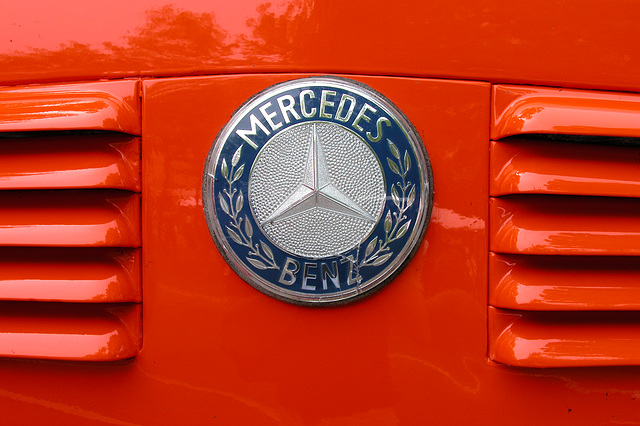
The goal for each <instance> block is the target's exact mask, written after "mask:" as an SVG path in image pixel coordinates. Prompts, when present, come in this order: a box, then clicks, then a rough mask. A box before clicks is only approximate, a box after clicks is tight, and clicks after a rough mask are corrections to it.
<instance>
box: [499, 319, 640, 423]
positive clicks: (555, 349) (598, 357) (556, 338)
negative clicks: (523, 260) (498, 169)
mask: <svg viewBox="0 0 640 426" xmlns="http://www.w3.org/2000/svg"><path fill="white" fill-rule="evenodd" d="M489 324H490V327H489V339H490V342H491V345H490V347H489V357H490V358H491V359H492V360H494V361H497V362H502V363H505V364H508V365H512V366H517V367H596V366H621V365H638V364H639V363H640V340H638V338H637V336H638V333H639V332H640V313H638V312H614V313H611V312H609V313H606V314H605V313H592V312H587V313H580V314H576V313H573V312H572V313H566V312H548V313H547V312H544V313H540V312H535V313H534V312H523V311H520V312H515V311H501V310H499V309H495V308H489ZM599 409H601V408H596V409H595V410H594V411H596V410H599Z"/></svg>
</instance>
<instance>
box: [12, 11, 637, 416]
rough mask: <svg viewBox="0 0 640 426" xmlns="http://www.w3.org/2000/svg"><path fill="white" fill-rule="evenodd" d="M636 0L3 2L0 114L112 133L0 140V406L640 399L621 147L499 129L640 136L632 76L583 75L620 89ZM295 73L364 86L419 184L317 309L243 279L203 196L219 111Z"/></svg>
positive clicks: (228, 111) (456, 411)
mask: <svg viewBox="0 0 640 426" xmlns="http://www.w3.org/2000/svg"><path fill="white" fill-rule="evenodd" d="M638 16H640V7H639V6H638V5H637V3H635V2H633V1H626V0H616V1H614V2H613V3H607V4H604V3H598V2H592V3H585V2H578V1H576V0H572V1H567V2H561V3H559V2H556V1H553V2H552V1H545V2H542V3H541V2H535V3H517V2H511V1H506V0H504V1H503V0H490V1H482V2H477V1H470V0H469V1H466V2H434V1H427V2H396V3H393V4H391V5H390V4H387V3H380V2H377V3H376V2H373V3H372V2H361V1H355V2H340V3H338V2H322V3H320V2H317V3H314V2H312V1H302V0H301V1H296V0H292V1H286V2H283V3H281V4H269V3H262V4H261V3H260V2H259V1H251V0H243V1H239V2H234V3H228V2H217V3H213V4H211V3H209V2H204V1H199V0H193V1H188V0H181V1H178V2H172V4H171V5H169V4H167V3H163V2H161V1H158V0H148V1H141V2H107V3H105V4H100V5H97V4H96V5H91V4H87V5H84V4H83V5H79V4H77V3H76V2H71V1H64V2H61V3H60V2H38V6H37V7H28V6H27V5H25V4H11V5H5V11H4V13H3V16H2V17H1V18H0V28H3V29H2V30H0V33H1V34H2V35H3V37H2V38H1V39H0V84H2V85H4V86H7V87H5V88H2V89H0V131H3V132H25V131H33V130H37V131H43V130H46V131H61V130H65V131H67V130H70V129H71V130H91V131H95V130H99V131H101V132H102V131H105V130H106V131H108V132H113V131H115V132H120V133H117V134H112V133H108V134H106V135H104V134H100V135H98V136H99V137H98V138H97V139H91V142H87V139H86V135H84V134H81V135H77V134H74V135H73V137H71V138H70V137H68V136H65V135H62V137H63V139H58V142H60V143H61V144H62V146H63V150H62V154H61V153H60V152H59V151H55V152H50V151H49V149H48V147H47V146H46V142H43V139H41V138H36V139H29V138H18V139H16V138H14V137H12V138H6V139H2V140H0V187H2V188H3V189H4V190H3V191H2V192H0V201H1V202H0V243H1V244H2V245H5V246H7V248H2V249H0V252H2V253H4V255H3V257H2V259H1V260H0V298H1V299H2V300H8V301H7V302H0V304H1V306H0V317H1V319H2V321H0V355H2V356H4V357H6V358H3V359H0V377H2V381H1V384H0V408H2V415H3V417H2V419H3V423H5V424H40V423H44V422H48V423H53V424H208V423H212V424H215V423H216V422H219V423H221V424H238V425H248V424H249V425H253V424H291V425H297V424H305V425H307V424H308V425H334V424H337V425H340V424H344V425H347V424H349V425H351V424H385V425H386V424H505V425H511V424H543V423H549V424H580V425H583V424H615V423H620V424H637V423H640V405H639V404H640V401H638V399H639V398H640V385H639V383H640V380H639V379H640V370H639V369H638V367H636V366H629V365H639V364H640V345H639V344H638V342H639V340H637V336H638V331H640V317H639V316H638V314H637V313H635V312H625V311H632V310H636V309H638V307H639V306H640V305H639V304H638V302H637V300H635V299H637V297H638V290H637V281H638V280H637V278H638V276H639V274H640V272H639V270H638V266H637V261H635V260H636V259H637V258H636V257H633V256H637V255H638V254H639V253H638V247H639V245H638V241H639V238H640V237H639V235H640V228H639V219H638V218H639V217H640V216H639V213H638V209H637V206H638V203H637V201H638V200H637V197H638V189H637V187H638V182H639V181H640V178H639V177H638V176H639V173H640V172H639V171H638V160H637V159H636V160H634V159H633V158H635V156H636V155H637V154H638V150H637V148H631V150H625V151H621V150H620V149H621V148H620V147H619V146H615V147H607V148H612V149H606V148H602V147H599V146H587V147H586V149H585V150H584V152H583V154H582V155H581V156H580V157H579V158H577V159H576V158H574V157H572V156H571V149H570V148H566V147H565V146H564V145H558V146H552V147H550V148H548V149H545V148H544V147H542V148H540V146H539V145H536V144H532V142H531V140H530V139H527V140H526V141H524V142H522V140H520V141H519V142H518V139H522V134H523V133H528V134H539V133H555V132H556V130H554V129H557V128H558V126H561V127H562V132H566V133H567V134H569V135H584V134H587V133H588V134H594V132H595V134H596V135H599V136H616V137H619V136H625V137H638V136H640V135H639V130H638V129H639V128H640V120H639V119H638V99H640V97H639V96H638V95H637V94H634V93H614V92H599V91H596V90H594V89H597V90H608V91H612V90H618V91H625V92H639V91H640V80H638V78H637V76H638V74H637V70H638V69H640V55H638V52H640V37H639V35H640V27H639V26H638V25H637V18H638ZM309 73H312V74H314V75H317V74H323V73H330V74H336V75H342V76H344V77H350V78H353V79H355V80H357V81H360V82H363V83H365V84H368V85H370V86H371V87H372V88H374V89H375V90H377V91H379V92H381V93H382V94H384V95H385V96H386V97H388V98H389V99H390V100H391V101H392V102H393V103H394V104H395V105H396V106H397V107H398V108H399V109H400V110H402V111H403V112H404V113H405V114H406V115H407V117H408V118H409V119H410V120H411V122H412V123H413V125H414V126H415V127H416V130H417V131H418V133H419V134H420V136H421V137H422V139H423V141H424V143H425V146H426V149H427V151H428V153H429V157H430V160H431V163H432V166H433V175H434V188H435V192H434V207H433V213H432V217H431V222H430V224H429V228H428V230H427V232H426V235H425V238H424V240H423V242H422V244H421V245H420V248H419V250H418V251H417V253H416V255H415V257H414V259H413V260H412V261H411V262H410V263H409V264H408V266H407V267H406V269H405V270H404V271H403V272H402V273H401V274H400V275H399V276H398V277H397V278H396V279H395V280H394V281H393V282H392V283H391V284H389V285H388V286H387V287H386V288H384V289H383V290H381V291H380V292H378V293H376V294H374V295H372V296H371V297H368V298H366V299H364V300H362V301H359V302H357V303H354V304H350V305H346V306H341V307H332V308H326V309H316V308H309V307H299V306H294V305H290V304H287V303H283V302H280V301H278V300H275V299H272V298H270V297H268V296H265V295H263V294H261V293H259V292H257V291H256V290H254V289H253V288H251V287H250V286H249V285H247V284H246V283H244V282H243V281H242V280H241V279H240V278H239V277H238V276H237V275H235V274H234V273H233V272H232V270H231V269H230V268H229V267H228V266H227V264H226V263H225V261H224V259H223V258H222V256H221V255H220V253H219V252H218V251H217V250H216V247H215V245H214V243H213V241H212V239H211V237H210V235H209V231H208V229H207V225H206V223H205V218H204V214H203V211H202V192H201V183H202V173H203V167H204V162H205V158H206V155H207V153H208V151H209V149H210V148H211V144H212V142H213V141H214V139H215V136H216V134H217V133H218V132H219V130H220V129H221V128H222V127H223V126H224V125H225V124H226V123H227V121H228V120H229V118H230V117H231V115H232V114H233V112H234V111H235V110H236V109H237V108H238V107H239V106H240V105H241V104H242V103H243V102H245V101H246V100H247V99H249V98H250V97H251V96H252V95H254V94H255V93H257V92H259V91H261V90H264V89H265V88H267V87H269V86H270V85H272V84H275V83H277V82H281V81H285V80H290V79H294V78H298V77H303V76H308V75H309ZM98 79H103V80H115V81H101V82H94V81H93V80H98ZM51 82H59V83H60V84H51ZM43 83H48V84H46V85H43ZM505 83H506V84H509V85H504V84H505ZM515 84H517V85H518V86H515ZM532 84H535V85H540V86H557V87H558V89H550V88H531V87H525V86H523V85H532ZM565 87H570V88H578V89H581V90H565V89H562V90H561V89H560V88H565ZM585 89H588V90H585ZM562 92H566V93H562ZM33 93H37V95H35V96H32V95H31V94H33ZM549 98H552V100H553V101H552V102H548V99H549ZM558 99H563V101H562V102H560V101H558ZM585 99H586V100H585ZM45 107H46V108H45ZM39 108H43V109H42V110H41V111H40V110H39ZM558 108H559V109H560V110H561V111H562V114H561V115H562V122H556V121H555V120H556V118H557V117H558V114H557V111H558ZM34 111H36V112H37V111H40V113H37V114H36V113H34ZM505 111H508V114H507V115H505ZM553 111H556V113H554V112H553ZM585 111H587V113H585ZM61 117H66V118H67V120H68V121H67V122H66V123H67V124H65V125H64V126H63V127H60V126H59V125H58V124H57V123H58V122H59V121H58V120H59V119H60V118H61ZM504 117H507V118H506V119H505V120H503V119H502V118H504ZM508 117H518V118H519V119H518V120H513V119H511V118H508ZM68 123H72V124H68ZM69 126H70V127H69ZM587 128H588V129H587ZM549 129H551V130H549ZM593 129H596V130H593ZM602 129H604V130H602ZM585 132H586V133H585ZM138 135H142V136H141V138H138V137H137V136H138ZM14 136H16V135H14ZM20 136H21V135H20ZM60 136H61V135H59V134H56V137H60ZM505 138H507V139H505ZM492 139H493V140H494V142H491V140H492ZM140 140H141V148H140V146H138V142H139V141H140ZM86 143H91V144H94V146H92V147H91V149H88V148H87V146H86V145H84V144H86ZM551 143H552V144H553V142H551ZM27 145H29V146H30V148H26V146H27ZM140 150H141V153H142V160H141V164H139V163H138V160H137V155H138V153H139V152H140ZM65 152H68V153H71V154H70V155H64V153H65ZM629 152H631V153H632V155H633V156H634V157H629ZM31 155H33V157H31ZM548 157H551V158H552V159H551V160H549V162H547V161H546V160H545V159H546V158H548ZM2 158H9V159H13V160H10V161H6V162H5V164H4V165H3V163H2V160H1V159H2ZM603 159H606V161H607V164H603V161H602V160H603ZM549 163H551V165H553V164H557V170H558V171H557V172H554V169H553V168H551V169H549ZM567 163H568V164H569V165H568V166H566V167H565V164H567ZM87 164H88V165H87ZM592 164H593V166H592ZM531 165H533V166H531ZM74 170H75V171H76V172H75V173H74V172H73V171H74ZM112 171H117V172H116V174H117V175H118V176H117V178H116V177H114V176H113V173H112ZM523 171H526V173H525V172H523ZM140 174H141V179H138V178H137V177H138V176H139V175H140ZM78 175H82V176H83V178H82V179H79V180H78V179H75V178H76V177H77V176H78ZM598 179H600V180H598ZM594 181H595V182H596V184H593V182H594ZM5 182H6V184H4V183H5ZM3 184H4V186H2V185H3ZM54 187H55V188H59V189H56V190H53V189H52V188H54ZM61 188H64V189H61ZM27 189H28V190H27ZM68 191H71V192H68ZM91 191H99V192H98V193H95V192H91ZM139 191H141V194H138V192H139ZM63 192H64V194H63ZM71 193H73V194H75V195H78V194H80V195H84V194H86V197H85V196H82V197H76V196H71V195H68V194H71ZM65 194H67V195H65ZM96 194H97V195H96ZM548 194H552V195H548ZM575 195H578V197H576V196H575ZM546 196H553V197H564V198H561V199H559V200H560V203H559V204H558V203H549V201H548V200H546V199H542V198H536V197H546ZM593 196H607V197H610V198H606V199H605V200H600V199H592V198H589V197H593ZM491 197H495V198H493V199H491ZM538 200H540V202H538ZM43 206H44V207H43ZM549 213H551V216H552V217H553V218H554V220H548V217H549ZM557 217H560V218H561V219H562V220H563V221H564V224H565V225H566V226H564V227H563V228H561V229H560V228H554V226H556V227H557V226H558V222H557V221H556V220H555V218H557ZM25 224H27V225H25ZM32 225H33V226H32ZM567 227H568V229H569V230H570V231H571V235H569V236H567V235H566V229H567ZM18 228H21V229H19V230H20V234H19V236H18V237H19V238H15V235H16V234H15V233H16V232H17V231H16V230H17V229H18ZM113 230H117V232H115V231H113ZM554 233H555V234H554ZM25 235H26V236H27V237H28V238H31V236H33V241H32V242H26V243H25V239H24V238H25ZM76 236H77V239H76V240H73V238H76ZM554 237H556V238H554ZM70 238H71V240H70ZM567 238H568V240H569V241H570V242H571V243H572V245H571V244H570V245H567V244H564V243H562V244H556V243H557V241H559V240H560V241H562V240H563V239H564V240H565V242H566V240H567ZM69 241H77V244H74V243H69ZM140 244H141V245H142V249H141V251H139V249H138V247H139V246H140ZM18 245H21V246H22V245H26V246H29V245H31V246H37V247H19V248H16V247H15V246H18ZM59 245H65V246H73V247H65V248H64V249H55V254H54V252H53V251H48V250H54V249H52V248H51V247H46V246H59ZM114 247H115V248H114ZM34 249H35V250H36V251H37V252H36V253H35V255H34V252H33V251H32V250H34ZM58 250H63V251H58ZM87 250H91V251H90V252H88V251H87ZM490 250H493V251H495V252H497V253H496V254H494V253H490ZM603 251H604V252H605V253H604V254H606V256H601V257H598V260H596V261H594V260H593V259H592V257H591V256H592V255H596V254H602V252H603ZM527 253H535V256H538V257H533V258H531V257H532V256H530V255H529V254H527ZM547 255H550V256H547ZM556 255H562V256H556ZM525 256H529V257H525ZM559 257H562V258H563V259H562V261H561V262H560V263H557V261H558V259H557V258H559ZM34 259H35V260H34ZM42 259H46V260H47V261H46V262H42ZM634 261H635V262H634ZM34 262H35V264H34ZM140 262H141V264H140ZM585 263H586V264H588V265H590V267H589V268H587V271H586V272H585V270H584V269H580V272H572V271H576V270H578V268H582V265H584V264H585ZM32 264H34V266H29V265H32ZM61 265H62V266H61ZM140 271H141V274H142V287H141V288H142V290H141V291H142V295H141V297H140V281H139V277H140ZM550 271H551V272H550ZM558 271H560V274H559V275H558V273H557V272H558ZM545 274H548V275H545ZM549 274H551V275H549ZM562 274H564V276H566V277H567V278H566V279H563V276H562ZM581 274H582V275H584V278H581ZM540 277H542V278H540ZM545 277H547V278H545ZM541 279H542V284H540V282H541ZM52 286H59V287H61V288H64V289H65V291H56V292H51V287H52ZM603 288H604V292H601V291H597V290H598V289H603ZM594 291H597V293H594ZM140 300H142V305H141V306H140V305H138V303H137V302H140ZM63 302H64V303H68V304H64V303H63ZM100 303H105V305H101V304H100ZM19 304H20V305H19ZM94 305H95V306H94ZM541 306H542V307H541ZM536 309H537V310H540V311H543V312H533V311H534V310H536ZM614 310H615V311H623V312H605V313H604V316H599V315H598V314H596V312H597V311H614ZM140 311H142V321H141V323H142V326H141V327H140V322H139V316H138V315H140ZM559 311H574V313H575V312H577V314H578V315H577V316H571V317H569V316H567V312H559ZM78 318H80V319H82V322H81V324H82V325H83V326H82V327H78ZM549 324H554V327H552V328H551V331H549V330H550V328H549ZM567 332H569V333H567ZM140 333H142V334H141V335H140ZM52 335H60V336H62V337H63V340H60V339H58V340H55V341H54V340H51V337H52ZM140 338H141V340H140ZM11 339H13V340H11ZM21 339H22V340H21ZM12 345H13V346H12ZM83 345H86V346H83ZM4 348H9V349H11V348H18V349H19V350H20V351H21V353H22V354H23V355H21V356H20V358H27V359H15V358H11V352H10V350H5V349H4ZM585 348H586V349H585ZM87 356H88V357H89V358H88V359H90V360H91V361H92V362H79V361H78V360H80V359H83V358H84V359H87V358H86V357H87ZM42 357H44V358H49V359H48V360H41V359H36V360H34V359H33V358H42ZM605 358H606V359H609V362H607V361H606V360H605V361H603V360H604V359H605ZM118 359H119V361H113V360H118ZM69 360H72V361H69ZM100 360H111V361H108V362H96V361H100ZM505 364H509V365H505ZM625 365H626V367H623V366H625ZM568 366H572V367H573V368H564V367H568ZM586 366H591V367H589V368H584V367H586ZM532 367H535V368H532ZM537 367H561V368H549V369H540V368H537ZM576 367H577V368H576Z"/></svg>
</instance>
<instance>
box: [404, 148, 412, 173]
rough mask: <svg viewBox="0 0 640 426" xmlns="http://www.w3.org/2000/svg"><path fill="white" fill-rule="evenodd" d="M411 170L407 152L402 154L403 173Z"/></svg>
mask: <svg viewBox="0 0 640 426" xmlns="http://www.w3.org/2000/svg"><path fill="white" fill-rule="evenodd" d="M410 168H411V157H409V151H405V152H404V171H405V172H408V171H409V169H410Z"/></svg>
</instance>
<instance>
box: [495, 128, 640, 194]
mask: <svg viewBox="0 0 640 426" xmlns="http://www.w3.org/2000/svg"><path fill="white" fill-rule="evenodd" d="M638 120H640V115H639V116H638ZM639 127H640V124H639ZM638 158H640V148H637V147H631V146H611V145H596V144H588V143H582V144H577V143H563V142H555V141H530V140H517V141H516V140H510V141H509V142H506V141H505V142H492V144H491V176H490V178H491V195H492V196H494V197H495V196H500V195H507V194H559V195H590V196H608V197H635V198H639V197H640V161H638Z"/></svg>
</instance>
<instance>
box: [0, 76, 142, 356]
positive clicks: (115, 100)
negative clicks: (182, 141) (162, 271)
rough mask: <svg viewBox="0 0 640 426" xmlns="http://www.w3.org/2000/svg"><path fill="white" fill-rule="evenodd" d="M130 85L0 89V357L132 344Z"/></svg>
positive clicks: (135, 163) (134, 119) (100, 351)
mask: <svg viewBox="0 0 640 426" xmlns="http://www.w3.org/2000/svg"><path fill="white" fill-rule="evenodd" d="M138 93H139V92H138V82H137V81H119V82H100V83H91V84H66V85H44V86H25V87H11V88H3V89H0V356H3V357H18V358H47V359H63V360H88V361H112V360H119V359H124V358H130V357H132V356H135V355H136V354H137V353H138V351H139V348H140V344H141V318H140V313H141V312H140V311H141V309H140V302H141V266H140V265H141V261H140V241H141V220H140V187H141V185H140V99H139V96H138Z"/></svg>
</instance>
